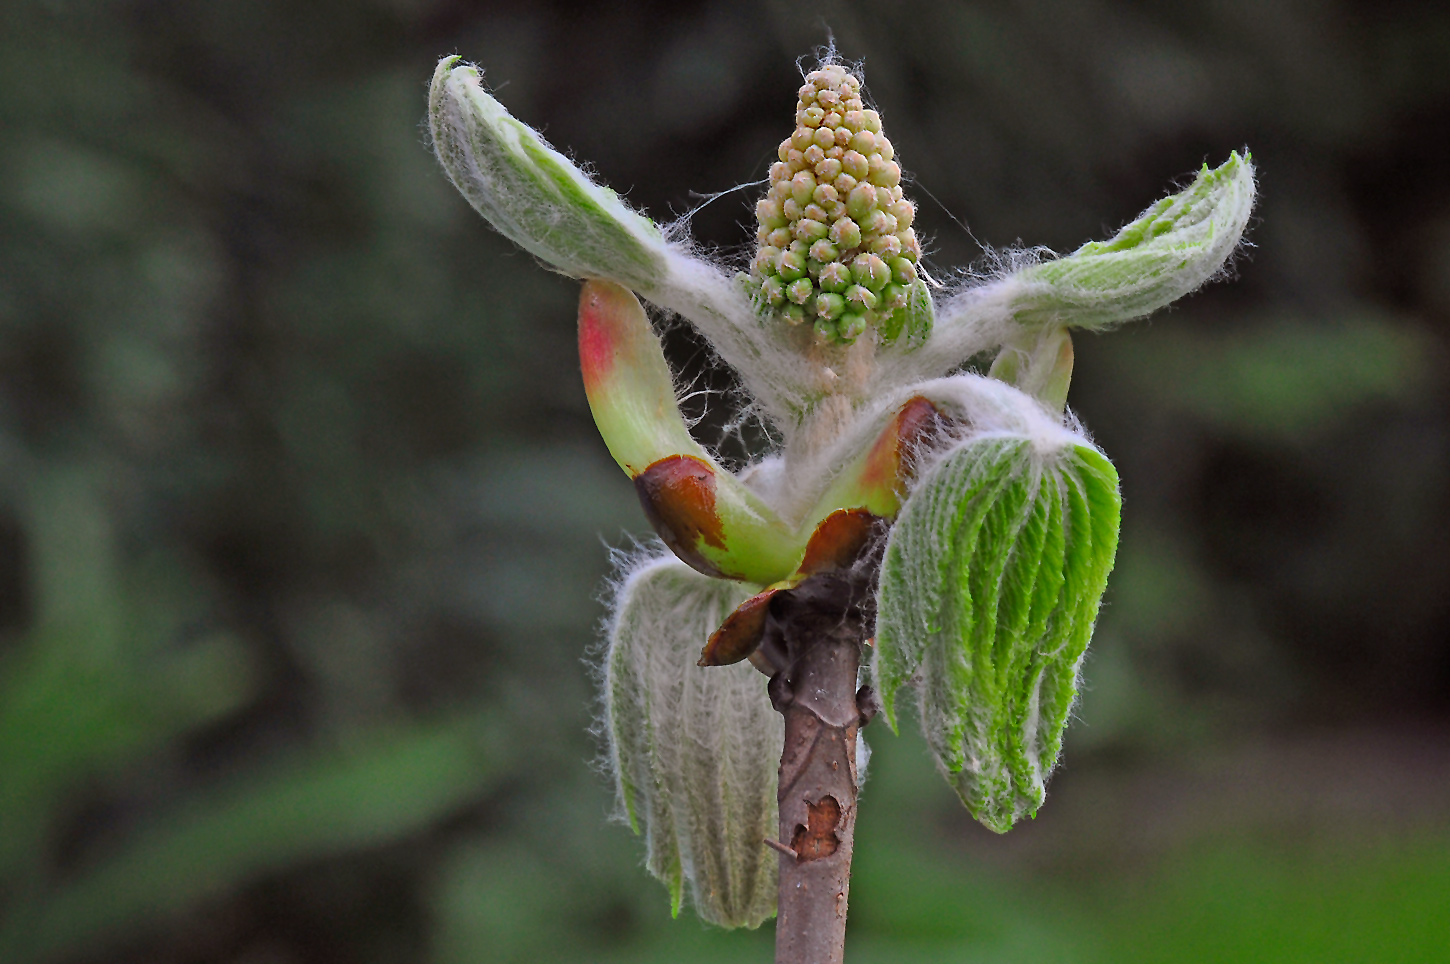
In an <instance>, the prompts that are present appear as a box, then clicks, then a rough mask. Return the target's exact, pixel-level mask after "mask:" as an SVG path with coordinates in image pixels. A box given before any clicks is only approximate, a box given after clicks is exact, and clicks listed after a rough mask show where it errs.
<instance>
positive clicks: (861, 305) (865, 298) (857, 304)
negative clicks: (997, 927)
mask: <svg viewBox="0 0 1450 964" xmlns="http://www.w3.org/2000/svg"><path fill="white" fill-rule="evenodd" d="M846 301H847V302H848V303H849V304H850V305H851V308H852V309H853V310H855V311H860V312H866V311H870V310H872V309H873V308H875V307H876V295H875V293H874V292H873V291H872V290H871V289H870V288H867V287H864V286H862V285H852V286H851V287H849V288H847V289H846Z"/></svg>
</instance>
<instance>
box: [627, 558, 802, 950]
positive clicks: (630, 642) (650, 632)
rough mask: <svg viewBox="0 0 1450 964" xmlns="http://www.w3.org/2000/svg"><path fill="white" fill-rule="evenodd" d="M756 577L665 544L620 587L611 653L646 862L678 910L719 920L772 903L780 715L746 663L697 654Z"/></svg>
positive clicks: (742, 922) (743, 918)
mask: <svg viewBox="0 0 1450 964" xmlns="http://www.w3.org/2000/svg"><path fill="white" fill-rule="evenodd" d="M753 591H754V587H751V586H749V585H747V584H742V583H738V582H730V581H726V580H722V579H711V578H709V577H708V576H702V575H700V574H699V573H697V572H695V571H694V570H693V569H691V568H690V567H688V566H686V565H685V564H684V563H682V562H680V561H678V560H676V559H674V558H672V557H669V556H664V557H660V558H658V559H652V560H649V561H647V562H645V563H644V564H642V565H641V566H639V567H638V568H636V569H635V570H634V571H633V572H632V573H630V574H629V576H628V578H627V579H626V580H625V581H624V583H623V585H622V586H621V587H620V589H619V594H618V597H617V598H616V602H615V612H614V618H613V620H612V622H611V624H610V627H609V651H608V655H607V657H606V662H605V679H604V695H605V716H606V720H605V722H606V724H607V726H608V735H609V740H610V761H611V763H612V765H613V769H614V774H615V777H616V780H617V786H618V792H619V799H620V803H621V805H622V806H623V809H624V811H625V814H626V816H627V817H628V818H629V822H630V826H631V827H632V828H633V829H634V830H635V832H636V833H642V834H643V835H644V837H645V841H646V845H647V857H646V865H647V866H648V868H649V871H650V873H651V874H653V875H654V876H655V877H656V878H658V879H659V880H660V881H661V882H663V883H664V884H665V886H667V887H668V888H669V889H670V897H671V901H672V908H673V911H674V912H675V913H676V914H678V913H679V909H680V905H681V902H682V900H683V897H684V890H685V887H686V885H688V886H689V891H690V898H691V900H692V901H693V903H694V905H695V910H696V912H697V913H698V914H699V915H700V917H701V918H703V919H704V920H706V921H709V922H710V923H712V924H718V925H720V926H722V927H752V928H753V927H758V926H759V925H760V924H761V922H762V921H765V920H767V919H769V918H770V917H772V916H774V914H775V897H776V894H775V890H776V877H777V863H778V858H777V857H776V855H775V854H774V853H773V852H772V851H770V850H769V849H768V848H767V847H766V845H765V838H766V837H773V836H774V835H775V833H776V830H777V828H776V813H777V810H776V801H775V790H776V769H777V766H778V765H779V761H780V754H781V748H782V746H783V745H784V741H785V734H784V722H783V719H782V717H781V715H780V714H779V713H777V712H775V710H774V709H773V708H772V707H771V705H770V697H769V696H767V695H766V690H765V687H764V686H763V685H761V682H762V681H761V677H760V674H759V673H757V672H756V671H755V669H754V668H753V667H751V665H750V664H749V663H740V664H738V665H735V666H724V667H713V668H710V669H705V668H702V667H699V666H697V665H695V664H696V660H697V659H698V658H699V654H700V649H701V647H702V646H704V644H705V640H706V639H707V638H708V637H709V635H710V633H711V632H712V631H713V630H714V629H715V627H716V626H718V625H719V624H720V622H721V620H723V619H724V618H725V616H726V615H727V614H728V613H729V612H731V611H732V610H733V609H734V608H735V607H736V606H738V605H739V604H740V603H741V602H742V601H744V599H745V598H746V597H747V596H749V595H750V594H751V593H752V592H753Z"/></svg>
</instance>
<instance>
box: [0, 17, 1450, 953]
mask: <svg viewBox="0 0 1450 964" xmlns="http://www.w3.org/2000/svg"><path fill="white" fill-rule="evenodd" d="M827 27H829V28H830V29H831V30H833V31H834V32H835V36H836V38H837V40H838V42H839V44H840V49H841V52H842V53H843V55H845V56H846V57H848V58H853V59H854V58H860V59H863V60H864V62H865V68H866V77H867V83H868V86H869V88H870V91H871V93H872V94H873V96H874V97H875V99H876V101H877V103H878V105H879V106H880V108H881V110H882V113H883V115H884V117H885V122H886V125H887V129H888V130H889V132H890V135H891V138H892V140H893V143H894V144H895V145H896V147H897V149H898V153H899V155H900V156H901V158H902V159H903V160H904V162H905V164H906V166H907V169H908V170H909V171H910V172H911V173H913V174H914V175H915V178H916V184H917V186H916V187H915V188H914V191H915V193H916V195H917V197H918V199H919V201H920V202H921V209H922V213H921V215H920V222H921V224H922V225H923V227H924V229H925V232H926V233H927V234H928V235H930V236H931V237H932V238H933V239H934V241H933V247H934V252H935V253H934V257H933V259H932V260H933V262H934V264H935V265H936V267H937V271H938V273H939V274H942V275H947V274H950V273H951V271H952V270H953V268H954V266H965V265H968V264H971V263H974V262H975V263H977V264H978V265H979V266H980V264H981V258H982V251H981V249H980V248H979V247H978V246H977V243H976V242H977V241H980V242H982V243H985V244H987V245H993V246H1003V245H1009V244H1012V243H1014V242H1016V241H1018V240H1019V239H1020V241H1022V242H1023V243H1026V244H1029V245H1036V244H1043V245H1048V246H1051V247H1053V248H1056V249H1058V250H1064V249H1070V248H1072V247H1075V246H1076V245H1077V244H1079V243H1081V242H1083V241H1085V240H1089V239H1092V238H1100V237H1104V236H1105V235H1106V234H1108V233H1109V232H1111V231H1112V230H1113V229H1114V228H1115V227H1116V226H1117V225H1119V224H1121V223H1123V222H1124V221H1126V220H1127V219H1129V218H1130V217H1132V216H1133V215H1135V214H1136V213H1137V212H1138V211H1139V210H1141V209H1142V208H1144V207H1146V206H1147V205H1148V204H1149V203H1150V202H1152V201H1153V200H1155V199H1156V198H1157V197H1159V196H1161V195H1162V194H1163V193H1164V192H1165V191H1166V190H1168V188H1169V187H1170V184H1171V182H1172V179H1173V178H1175V177H1182V176H1185V175H1188V174H1189V173H1191V172H1192V171H1193V170H1195V169H1197V168H1198V167H1199V165H1200V164H1202V163H1203V162H1204V161H1209V162H1210V163H1218V162H1220V161H1222V160H1223V158H1224V157H1225V156H1226V155H1227V153H1228V151H1229V150H1230V149H1233V148H1238V147H1241V146H1244V145H1247V146H1249V147H1250V148H1251V149H1252V151H1253V154H1254V158H1255V160H1256V162H1257V163H1258V164H1259V167H1260V172H1261V175H1262V177H1261V188H1262V200H1261V204H1260V206H1259V209H1258V216H1257V218H1256V220H1255V223H1254V224H1253V226H1252V228H1251V235H1250V239H1251V241H1252V242H1253V245H1254V247H1252V248H1250V249H1248V250H1247V251H1246V253H1245V255H1244V257H1243V258H1241V259H1240V260H1239V262H1238V264H1237V274H1238V277H1237V279H1236V280H1235V281H1234V282H1233V283H1232V284H1228V285H1218V286H1215V287H1213V288H1210V289H1209V290H1207V291H1205V292H1204V293H1202V294H1200V295H1197V296H1195V297H1193V298H1191V299H1189V300H1188V301H1187V302H1185V303H1184V304H1183V305H1182V306H1181V307H1179V308H1178V309H1176V310H1174V311H1172V312H1169V313H1166V314H1164V315H1162V316H1160V317H1158V318H1157V319H1156V320H1155V321H1153V322H1152V323H1149V324H1140V325H1136V326H1133V327H1131V328H1128V329H1125V330H1123V331H1121V332H1117V333H1113V334H1111V335H1107V336H1102V337H1081V338H1079V339H1078V342H1077V345H1078V366H1077V378H1076V381H1075V383H1074V386H1073V393H1074V394H1073V401H1074V406H1075V407H1076V409H1077V411H1078V412H1079V414H1080V415H1081V416H1082V417H1083V418H1084V419H1085V421H1086V422H1087V424H1088V425H1089V426H1090V427H1091V429H1092V430H1093V431H1094V432H1095V433H1096V437H1097V439H1098V441H1099V442H1100V443H1101V444H1102V445H1103V447H1104V448H1105V449H1106V450H1107V451H1108V452H1109V453H1110V454H1111V455H1112V456H1113V457H1114V458H1115V460H1116V461H1117V465H1118V468H1119V471H1120V473H1121V476H1122V478H1123V491H1124V517H1125V527H1124V531H1123V538H1122V549H1121V553H1120V557H1119V565H1118V569H1117V571H1116V572H1115V573H1114V575H1113V578H1112V582H1111V583H1110V586H1109V590H1108V597H1107V606H1106V609H1105V611H1104V616H1103V618H1102V620H1101V624H1100V627H1099V631H1098V634H1097V637H1096V640H1095V642H1094V644H1093V648H1092V650H1091V651H1090V659H1089V663H1088V665H1087V682H1088V687H1089V689H1088V692H1087V695H1086V698H1085V700H1084V701H1083V703H1082V705H1081V706H1080V708H1079V710H1078V711H1077V717H1078V719H1077V722H1076V723H1075V724H1074V726H1073V727H1072V728H1071V729H1070V730H1069V732H1068V735H1067V740H1066V747H1067V756H1066V763H1065V766H1064V767H1063V769H1062V770H1061V772H1060V773H1059V774H1058V777H1057V780H1056V782H1055V783H1054V785H1053V789H1052V792H1051V793H1050V794H1049V797H1048V802H1047V805H1046V806H1045V807H1044V809H1043V811H1042V813H1041V815H1040V816H1039V817H1038V819H1037V820H1036V821H1035V822H1033V823H1031V824H1029V825H1027V826H1023V827H1020V828H1018V829H1017V830H1014V831H1013V832H1012V833H1011V834H1009V835H1007V836H1005V837H1000V838H999V837H995V836H992V835H990V834H988V833H987V832H986V831H984V830H982V829H981V828H979V827H977V826H975V825H974V824H973V823H972V822H971V821H970V818H969V817H968V816H967V814H966V813H965V812H964V811H963V810H962V809H961V808H960V806H959V805H958V804H957V803H956V801H955V799H954V797H953V796H952V793H951V791H950V790H949V789H948V788H947V786H946V785H945V784H944V783H943V782H942V781H940V780H939V779H938V778H937V777H936V775H935V774H934V773H932V772H931V769H930V765H929V763H928V762H927V759H926V756H925V751H924V747H923V746H922V744H921V742H920V740H919V738H917V737H916V736H914V735H904V736H903V737H900V738H892V737H891V736H890V735H889V734H887V733H886V732H885V731H884V729H880V730H878V728H876V727H872V728H871V729H870V730H869V731H868V736H869V738H870V739H871V741H872V743H873V745H874V746H875V748H876V750H877V756H876V760H875V762H874V764H873V768H874V769H873V776H872V779H871V782H870V783H869V784H868V787H867V790H866V793H865V796H864V798H863V810H862V817H861V825H860V838H859V840H860V842H859V844H858V871H857V875H856V878H855V884H854V886H853V891H852V910H853V917H852V931H851V933H852V937H851V950H850V952H849V953H850V955H851V959H852V960H854V961H858V962H868V961H882V962H893V964H900V962H912V961H922V962H926V961H931V962H945V961H1019V960H1021V961H1027V960H1031V961H1072V962H1096V961H1175V962H1176V961H1235V962H1239V961H1258V960H1263V961H1314V962H1326V961H1366V960H1375V961H1389V960H1394V961H1421V960H1423V961H1430V960H1441V959H1443V953H1444V951H1443V948H1444V947H1445V946H1446V944H1447V941H1450V923H1447V917H1446V915H1445V913H1444V908H1445V907H1446V906H1447V905H1450V805H1447V803H1446V801H1447V800H1450V699H1447V691H1450V689H1447V688H1450V641H1447V635H1450V566H1447V562H1446V559H1447V554H1450V526H1447V523H1450V486H1447V475H1450V473H1447V462H1450V406H1447V402H1450V399H1447V393H1446V385H1447V377H1446V376H1447V345H1446V339H1447V325H1450V70H1447V69H1446V66H1445V64H1446V62H1447V56H1450V10H1447V8H1446V7H1445V6H1444V5H1443V4H1436V3H1430V2H1425V3H1411V2H1399V3H1385V2H1378V3H1375V4H1369V3H1361V4H1351V3H1334V2H1329V0H1294V2H1281V3H1267V4H1265V3H1249V2H1240V0H1220V2H1200V3H1187V4H1184V3H1161V4H1155V3H1142V2H1135V3H1117V4H1109V3H1103V2H1078V3H1057V4H1054V3H1028V2H1019V3H1010V4H1005V5H1003V4H990V3H977V4H940V5H930V4H917V5H912V4H905V3H875V4H839V3H823V4H820V5H817V6H815V7H810V6H807V5H799V4H785V3H754V4H750V3H740V4H727V3H723V2H722V3H714V4H710V3H694V4H690V3H683V4H682V3H675V4H659V5H653V4H631V5H618V6H615V7H610V8H603V9H590V8H586V7H575V6H570V5H567V4H560V3H548V2H540V3H534V4H497V5H487V4H483V5H475V4H467V3H461V2H449V0H371V2H337V0H332V2H319V3H308V4H300V3H299V4H284V3H279V2H251V0H249V2H239V0H215V2H206V3H201V2H196V3H185V2H179V0H174V2H162V0H155V2H145V0H131V2H119V0H117V2H105V0H96V2H79V0H77V2H65V0H52V2H39V0H21V2H16V3H7V4H5V5H3V7H0V960H5V961H7V962H40V961H58V962H99V961H120V962H133V961H134V962H140V961H147V962H152V961H163V962H175V964H193V962H196V964H200V962H238V964H242V962H247V964H252V962H368V964H372V962H377V964H384V962H413V961H434V962H438V964H454V962H458V964H463V962H493V961H499V962H505V961H546V960H547V961H679V960H691V961H732V962H733V961H759V960H766V959H768V957H769V941H770V937H769V933H768V930H769V929H768V928H765V929H763V932H761V933H756V934H726V933H722V932H718V931H708V930H706V929H704V928H703V927H702V926H701V925H700V924H698V923H697V922H695V921H694V920H693V919H689V918H687V917H685V918H682V919H681V920H679V921H676V922H671V921H670V920H669V918H668V913H667V909H666V900H665V896H664V893H663V891H662V890H661V889H660V888H659V887H658V886H657V885H655V884H654V883H652V882H650V881H649V880H648V879H647V878H646V877H645V875H644V873H643V871H642V869H641V868H640V866H639V862H640V859H641V854H640V851H639V848H638V847H637V846H636V844H635V842H634V841H633V840H632V839H631V838H630V837H629V835H628V833H627V832H626V831H625V830H624V829H622V828H621V827H619V826H617V825H611V824H608V823H606V817H607V815H608V811H609V806H610V802H609V795H608V791H607V788H606V786H605V783H604V781H603V780H602V778H601V777H600V776H599V775H598V774H597V772H596V771H595V770H594V769H592V768H591V759H592V756H593V754H594V753H595V749H596V748H595V747H594V745H593V744H592V742H591V739H590V737H589V736H588V735H587V732H586V731H587V728H588V727H589V725H590V720H591V715H592V699H593V695H592V687H591V683H590V681H589V669H588V664H587V661H586V653H587V652H588V651H589V649H590V647H591V645H592V641H593V639H594V624H595V622H596V621H597V620H598V618H599V617H600V615H601V612H602V610H601V607H600V605H599V604H598V603H597V600H596V597H597V594H598V593H599V591H600V585H601V580H602V579H603V577H604V576H605V573H606V570H607V552H606V545H620V544H624V543H627V541H628V538H629V534H631V533H634V534H639V533H641V530H642V525H643V523H642V519H641V518H640V515H639V512H638V508H637V506H636V505H635V503H634V497H633V494H632V493H631V491H630V487H629V485H628V483H627V481H626V480H625V479H624V478H623V477H622V476H621V475H620V474H619V473H618V471H617V470H616V469H615V468H614V466H613V465H612V463H611V462H610V460H609V458H608V455H607V453H606V452H605V451H604V448H603V446H602V444H601V443H600V442H599V441H598V439H597V438H596V437H595V434H594V431H593V427H592V425H591V423H590V420H589V416H588V411H587V407H586V405H585V402H584V397H583V393H582V391H581V388H580V385H579V383H578V373H577V365H576V361H575V358H574V352H573V326H574V318H573V304H574V299H575V297H576V286H575V284H574V283H573V282H570V281H568V280H566V279H562V278H559V277H557V276H554V275H550V274H548V273H546V272H544V271H542V270H541V269H539V268H538V267H537V266H536V265H535V264H534V263H533V262H532V261H531V260H530V259H529V258H528V257H527V256H524V255H521V254H519V253H517V252H515V251H513V250H512V249H511V248H510V246H509V245H508V244H506V243H505V242H503V241H502V240H501V239H499V238H498V237H497V236H495V235H493V234H491V233H490V232H489V230H488V229H487V227H486V226H485V225H484V224H483V223H482V222H481V221H480V220H479V219H478V218H477V217H476V216H475V215H474V214H473V212H472V211H471V210H469V209H468V208H467V206H466V205H465V204H464V203H463V202H462V200H461V199H460V198H459V197H458V196H457V195H456V194H455V193H454V191H453V190H452V188H451V187H450V186H449V185H448V184H447V182H446V180H445V179H444V177H443V176H442V174H441V172H440V171H439V170H438V168H437V167H436V165H435V164H434V162H433V160H432V158H431V157H430V155H429V153H428V149H427V143H426V137H425V132H424V130H423V128H422V127H421V126H420V122H421V120H422V117H423V112H424V98H425V84H426V81H427V79H428V77H429V76H430V74H431V72H432V69H433V65H434V63H435V61H436V58H437V57H438V56H440V55H442V54H445V53H452V52H457V53H461V54H463V55H464V56H465V57H466V58H468V59H470V60H474V61H477V62H478V63H480V64H481V65H483V66H484V68H485V70H486V76H487V78H488V81H489V82H490V83H491V84H492V85H493V86H494V87H495V88H496V89H497V91H498V96H499V97H500V99H501V100H503V101H504V103H505V104H506V105H507V106H508V107H509V108H510V109H511V110H513V111H514V112H515V113H516V114H517V115H518V116H519V117H521V118H522V119H524V120H525V121H527V122H529V123H531V124H533V125H535V126H538V127H541V128H542V129H544V130H545V132H546V134H547V136H548V137H549V138H550V139H551V140H552V141H553V143H555V144H556V145H558V146H560V147H561V148H564V149H567V150H569V151H571V152H572V153H574V154H575V156H577V157H580V158H585V159H588V160H589V161H590V162H591V163H592V164H593V165H594V166H595V168H596V169H597V171H598V172H599V173H600V174H601V175H602V176H603V177H604V178H605V179H606V180H607V181H608V182H609V183H610V184H611V185H613V186H614V187H616V188H617V189H619V190H620V191H621V192H622V193H627V195H628V197H629V198H630V200H631V201H632V202H633V203H635V204H636V205H638V206H640V207H642V208H643V209H645V210H647V211H648V212H649V213H651V214H652V215H653V216H655V217H656V218H659V219H667V218H669V217H671V216H673V215H676V214H679V213H682V212H684V211H686V210H687V209H689V208H690V207H692V206H693V205H695V204H696V203H697V197H696V195H694V194H692V193H691V192H702V193H710V192H716V191H722V190H724V189H726V188H729V187H731V186H733V185H735V184H737V183H739V182H741V181H747V180H753V179H756V178H760V177H763V176H764V174H765V169H766V166H767V162H768V159H769V157H770V155H771V153H772V151H773V146H774V144H775V143H777V141H778V140H779V138H780V137H781V136H783V132H784V131H786V130H788V129H789V125H790V116H789V112H790V110H791V104H792V97H793V90H794V89H795V87H796V86H797V85H798V83H799V81H798V79H797V78H798V75H797V73H796V66H795V63H794V61H795V58H796V57H797V56H799V55H801V54H803V53H806V52H807V51H809V50H810V49H811V48H812V47H814V46H816V45H818V44H820V43H821V42H822V41H823V40H824V38H825V36H826V29H827ZM928 192H930V193H929V194H928ZM752 193H753V192H751V191H747V192H743V193H741V194H734V195H729V196H726V197H723V198H721V199H719V200H717V201H715V202H713V203H712V204H711V205H709V206H708V207H706V208H704V209H703V210H701V211H700V212H698V213H697V214H696V215H695V217H694V219H693V222H694V233H695V235H696V237H698V238H699V239H701V240H702V241H703V242H705V243H708V244H712V245H716V246H719V247H721V248H722V249H724V250H725V252H727V253H731V252H738V251H740V250H741V248H742V243H743V240H744V239H745V238H746V236H747V235H746V232H745V230H744V229H743V228H742V227H741V226H740V224H741V222H742V221H746V220H747V219H748V207H747V202H749V201H750V200H751V199H752V198H751V195H752ZM933 196H934V197H935V198H937V199H939V201H940V204H937V203H934V202H933V201H932V200H931V198H932V197H933ZM948 211H950V212H951V214H950V215H948V214H947V212H948ZM963 224H965V225H967V226H969V227H970V228H971V234H968V233H967V231H966V230H965V229H964V227H963ZM669 347H670V351H671V353H672V355H673V357H674V358H675V360H676V362H677V363H678V364H679V365H680V366H682V367H683V368H684V369H685V371H686V372H687V373H688V377H690V378H691V379H693V380H694V382H695V383H696V384H697V385H699V386H700V387H704V388H709V389H721V390H724V389H728V388H729V384H730V383H729V379H728V375H726V374H724V373H721V372H718V371H709V370H707V367H706V365H705V363H704V358H705V353H704V351H703V347H702V345H701V344H700V343H699V342H698V341H697V340H695V339H694V338H693V337H692V336H691V335H690V334H689V333H688V332H685V331H676V332H675V333H673V334H672V335H671V338H670V346H669ZM711 397H712V398H717V399H718V398H722V397H723V396H711ZM727 407H728V406H726V405H724V404H723V403H722V404H718V405H715V406H714V407H712V408H711V410H710V411H709V412H707V413H706V416H707V417H706V419H705V422H704V423H703V426H704V428H705V430H706V431H713V430H718V429H711V428H710V427H711V426H717V427H718V426H719V425H721V424H723V422H724V414H723V413H724V412H725V410H726V409H727ZM732 452H733V454H734V455H736V456H739V455H740V454H741V453H740V451H739V450H738V449H736V450H732ZM908 730H910V727H908Z"/></svg>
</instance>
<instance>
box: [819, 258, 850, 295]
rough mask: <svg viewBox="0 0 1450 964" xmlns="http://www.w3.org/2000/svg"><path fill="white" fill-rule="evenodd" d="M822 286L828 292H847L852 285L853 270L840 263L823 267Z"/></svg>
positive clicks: (836, 262) (834, 262)
mask: <svg viewBox="0 0 1450 964" xmlns="http://www.w3.org/2000/svg"><path fill="white" fill-rule="evenodd" d="M820 285H821V288H822V289H824V290H826V291H834V292H842V291H845V290H846V289H847V288H848V287H850V285H851V269H850V268H848V267H846V266H845V265H844V264H841V263H840V262H839V261H833V262H831V263H830V264H827V265H822V266H821V276H820Z"/></svg>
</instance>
